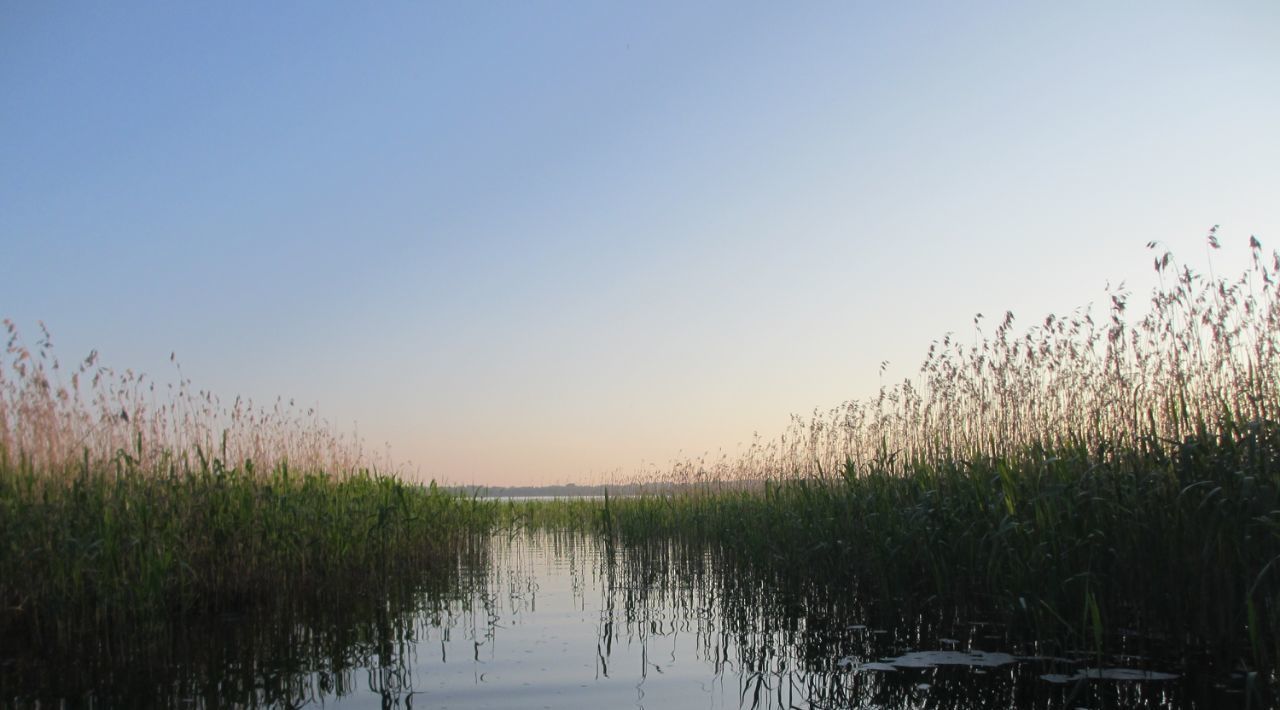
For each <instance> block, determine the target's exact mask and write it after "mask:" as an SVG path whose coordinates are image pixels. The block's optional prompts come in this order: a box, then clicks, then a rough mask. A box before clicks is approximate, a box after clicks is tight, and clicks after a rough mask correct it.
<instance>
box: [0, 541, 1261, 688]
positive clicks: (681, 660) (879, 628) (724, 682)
mask: <svg viewBox="0 0 1280 710" xmlns="http://www.w3.org/2000/svg"><path fill="white" fill-rule="evenodd" d="M453 572H454V574H452V575H449V576H448V578H447V579H446V580H443V581H441V580H439V579H437V581H436V582H434V583H430V584H428V583H426V582H420V583H414V584H408V585H406V586H405V587H404V588H399V587H396V588H392V589H387V590H382V591H381V592H380V593H377V594H370V595H367V596H364V597H360V598H351V599H346V600H342V601H341V603H339V604H333V603H332V600H331V602H330V603H328V604H324V605H317V606H316V607H315V608H294V607H282V608H281V609H279V610H276V611H274V612H273V613H271V614H269V615H265V616H264V615H261V614H259V615H256V616H253V617H246V616H224V617H220V618H219V619H217V620H215V621H214V622H213V623H209V624H205V625H202V626H200V627H194V628H184V629H182V630H170V631H169V632H167V633H165V634H163V637H162V638H161V639H160V640H158V641H153V642H151V643H149V644H148V645H147V646H146V647H145V648H105V647H98V648H90V649H80V650H77V651H75V652H74V653H73V654H72V655H71V656H67V657H65V658H62V659H48V658H46V659H40V660H38V661H36V660H32V659H24V658H21V657H17V658H15V657H13V654H12V653H10V657H8V658H0V691H2V692H0V705H8V704H11V703H12V704H15V705H18V706H36V705H39V706H41V707H47V706H57V705H59V704H61V703H60V699H70V700H71V701H72V702H71V703H70V704H73V705H82V704H84V705H98V706H130V707H133V706H141V705H161V706H175V705H181V706H202V705H203V706H226V705H241V706H243V705H265V706H274V707H303V706H312V707H321V706H323V707H338V708H388V707H413V708H614V707H626V708H631V707H634V708H712V709H714V708H818V709H821V708H954V709H955V710H962V709H975V710H976V709H979V708H982V709H985V708H1023V707H1027V708H1132V707H1139V708H1183V707H1194V708H1206V709H1208V708H1221V707H1245V706H1246V694H1245V693H1244V692H1242V689H1243V688H1244V686H1245V680H1244V679H1243V678H1240V677H1237V678H1234V679H1233V678H1232V677H1230V676H1228V677H1225V678H1222V677H1218V678H1215V677H1209V676H1206V677H1199V676H1198V675H1197V674H1187V673H1186V672H1185V669H1183V668H1170V667H1168V666H1161V665H1160V664H1159V663H1155V662H1152V661H1149V660H1147V659H1146V658H1144V657H1141V656H1139V655H1137V654H1135V656H1134V657H1119V658H1114V657H1113V658H1102V659H1098V658H1096V657H1089V656H1087V655H1084V654H1072V653H1070V652H1069V651H1064V650H1054V651H1053V652H1051V653H1050V652H1046V651H1045V650H1044V649H1040V648H1037V647H1035V646H1034V645H1032V646H1026V645H1017V644H1013V643H1012V642H1010V641H1009V640H1007V639H1006V637H1005V636H1004V634H1002V632H1001V630H1000V629H999V628H998V627H996V626H993V625H990V624H985V623H982V621H981V620H975V619H962V618H957V617H954V616H953V617H952V618H947V615H945V614H938V615H936V618H928V617H926V616H923V615H916V616H913V617H907V618H901V617H898V618H894V617H892V616H888V617H886V616H884V615H880V616H876V615H874V614H873V613H872V612H870V611H868V610H866V609H863V608H862V607H860V606H859V604H858V602H857V595H856V590H847V589H829V588H824V587H823V586H822V585H820V584H817V583H816V582H814V581H812V580H810V581H806V582H804V583H801V584H798V585H790V586H791V587H792V588H785V589H784V588H783V586H782V585H778V584H775V583H772V582H766V581H763V580H761V579H760V578H759V576H758V575H753V574H746V573H743V572H742V571H740V570H738V569H737V568H735V567H732V566H730V565H727V564H726V563H725V562H723V561H722V560H721V559H720V558H719V556H718V555H716V554H714V552H713V551H709V550H699V549H691V548H688V547H685V546H681V545H679V544H675V543H665V544H653V545H647V546H644V547H637V548H629V549H623V548H617V549H615V548H612V547H608V548H606V547H605V546H604V545H603V543H601V542H600V541H599V540H596V539H593V538H589V537H584V536H579V535H570V534H552V533H529V534H524V533H521V534H517V535H512V536H500V537H496V538H494V539H493V540H491V541H488V543H487V544H482V545H478V546H477V550H476V551H473V554H471V555H468V556H466V557H465V558H464V560H463V561H461V562H459V564H458V565H457V566H456V568H455V569H454V570H453ZM437 577H438V576H437ZM15 700H16V702H14V701H15ZM86 701H88V702H86ZM1253 706H1254V707H1258V705H1257V701H1256V700H1255V701H1254V703H1253Z"/></svg>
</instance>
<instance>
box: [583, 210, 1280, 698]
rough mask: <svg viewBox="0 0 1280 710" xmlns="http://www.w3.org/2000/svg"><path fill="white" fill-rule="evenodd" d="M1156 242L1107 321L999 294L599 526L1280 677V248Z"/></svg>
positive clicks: (1091, 643) (768, 567) (1086, 638)
mask: <svg viewBox="0 0 1280 710" xmlns="http://www.w3.org/2000/svg"><path fill="white" fill-rule="evenodd" d="M1151 246H1152V248H1153V249H1154V250H1155V253H1156V258H1155V264H1154V265H1155V270H1156V272H1157V273H1158V274H1159V276H1160V279H1161V281H1160V285H1159V286H1157V287H1156V289H1155V290H1154V291H1153V293H1152V296H1151V299H1150V308H1149V309H1148V311H1147V313H1146V314H1145V315H1143V316H1142V317H1141V319H1140V320H1138V321H1137V322H1136V323H1130V322H1128V321H1127V320H1126V318H1127V313H1128V301H1129V296H1128V294H1127V293H1126V292H1125V291H1123V290H1122V289H1116V290H1112V291H1111V292H1110V293H1109V300H1110V313H1109V317H1108V318H1107V319H1105V320H1101V321H1095V320H1094V319H1093V317H1092V316H1091V315H1090V314H1089V312H1088V311H1087V310H1078V311H1076V312H1075V313H1073V314H1072V315H1070V316H1067V317H1056V316H1050V317H1048V318H1045V319H1044V320H1043V321H1042V322H1041V323H1040V324H1038V325H1036V326H1035V327H1032V328H1030V329H1028V330H1027V331H1025V332H1023V333H1021V334H1016V333H1015V331H1014V325H1013V324H1014V318H1013V315H1012V314H1008V315H1006V316H1005V318H1004V319H1003V320H1002V322H1001V323H1000V325H999V326H998V327H997V328H996V329H995V331H994V333H993V334H992V335H990V336H982V335H981V333H980V331H979V335H978V337H977V338H976V339H975V342H974V344H972V345H962V344H960V342H959V341H958V340H957V339H956V338H955V337H954V336H946V337H944V338H943V339H942V340H940V341H938V342H937V343H935V344H934V347H933V348H931V350H930V352H929V354H928V356H927V358H926V359H925V361H924V364H923V365H922V367H921V369H920V373H919V376H918V377H917V378H915V379H908V380H906V381H904V382H902V383H901V384H898V385H896V386H893V387H888V388H883V389H881V390H880V392H879V394H878V396H877V397H876V398H875V399H873V400H869V401H851V402H848V403H845V404H844V405H841V406H839V407H836V408H834V409H831V410H829V411H828V412H825V413H821V412H818V413H815V414H814V415H813V416H812V417H807V418H799V417H798V418H795V419H794V420H793V425H792V427H791V428H790V429H789V430H788V431H787V432H785V433H784V434H783V435H782V436H780V437H779V438H777V439H775V440H773V441H770V442H756V443H755V444H753V445H752V446H751V447H750V448H749V449H748V450H747V451H746V452H745V453H744V454H743V455H742V456H740V457H737V458H731V457H721V458H720V459H718V460H715V461H707V460H705V459H699V460H692V461H686V462H681V463H678V464H676V465H674V466H673V468H672V470H671V472H670V473H669V474H668V475H667V476H666V478H667V480H668V481H670V482H673V483H675V484H680V485H684V486H686V487H688V488H686V489H685V491H684V492H682V493H680V494H677V495H667V496H648V497H640V498H631V499H615V500H614V501H612V502H611V504H610V507H609V510H608V514H607V516H606V518H605V519H606V520H607V523H608V525H607V528H606V529H605V532H606V534H609V535H617V536H620V537H621V538H623V539H626V540H631V541H634V540H643V539H645V538H652V537H655V536H664V535H678V536H684V537H689V538H693V539H697V540H701V541H703V542H704V543H708V544H713V545H716V546H718V547H722V548H724V549H725V550H728V551H730V552H732V553H733V554H734V555H735V556H736V557H737V558H738V559H739V560H741V561H742V563H743V564H744V565H745V566H746V567H747V568H753V569H757V570H762V571H766V572H768V573H769V574H774V573H776V572H778V571H779V570H781V571H783V572H784V573H785V574H790V575H792V576H795V577H802V578H811V577H815V576H816V577H820V578H822V579H825V580H829V581H831V582H833V583H836V584H843V583H847V584H849V585H851V586H852V585H854V584H856V585H857V587H858V589H859V590H860V592H861V593H863V594H866V595H868V596H869V598H871V599H875V600H877V601H878V602H880V603H883V604H889V605H896V606H904V607H910V606H920V605H936V604H954V605H958V606H960V607H964V608H968V609H970V610H973V613H992V614H995V615H997V616H998V617H999V618H1000V619H1001V620H1003V621H1006V622H1008V623H1009V624H1011V626H1012V627H1013V628H1016V629H1021V630H1022V631H1024V632H1026V633H1028V634H1033V635H1035V636H1036V637H1038V638H1042V639H1046V640H1048V641H1050V642H1055V643H1060V644H1070V645H1074V646H1075V647H1077V648H1080V647H1083V648H1088V649H1094V650H1097V651H1098V652H1100V653H1101V652H1102V651H1103V650H1104V649H1106V648H1114V647H1115V645H1116V644H1117V643H1119V640H1120V638H1121V637H1126V638H1127V637H1131V636H1133V635H1134V634H1138V635H1140V636H1142V637H1143V638H1146V639H1149V640H1151V642H1152V643H1153V644H1154V645H1155V646H1157V647H1159V648H1160V649H1161V650H1163V651H1164V652H1166V653H1181V654H1200V653H1203V654H1206V655H1207V656H1208V657H1211V658H1213V659H1215V660H1216V661H1218V662H1221V663H1224V664H1227V665H1228V666H1230V664H1233V663H1243V664H1245V665H1246V666H1247V667H1249V668H1252V669H1261V670H1263V671H1265V672H1266V673H1268V674H1274V672H1275V669H1276V667H1277V662H1278V661H1280V423H1278V422H1280V254H1276V253H1274V252H1273V254H1272V256H1271V258H1270V259H1265V258H1264V257H1263V253H1262V247H1261V244H1260V243H1259V242H1258V240H1257V239H1256V238H1251V239H1250V250H1251V252H1250V253H1251V262H1252V265H1251V267H1250V268H1249V269H1248V270H1246V272H1245V273H1244V274H1242V275H1241V276H1239V277H1237V278H1235V279H1230V280H1227V279H1215V278H1212V277H1210V278H1205V277H1202V276H1200V275H1198V274H1196V273H1195V272H1193V271H1192V270H1191V269H1189V268H1187V267H1182V266H1179V265H1177V263H1176V262H1175V261H1174V259H1173V257H1172V256H1171V255H1170V254H1168V253H1167V252H1162V251H1161V250H1160V248H1159V245H1155V244H1153V245H1151ZM1209 248H1210V249H1211V250H1212V249H1217V248H1218V238H1217V234H1216V229H1215V230H1214V231H1211V232H1210V234H1209ZM979 323H980V320H979V319H975V324H979ZM743 481H756V482H757V484H758V485H756V486H744V485H742V482H743Z"/></svg>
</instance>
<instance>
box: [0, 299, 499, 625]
mask: <svg viewBox="0 0 1280 710" xmlns="http://www.w3.org/2000/svg"><path fill="white" fill-rule="evenodd" d="M6 327H7V329H8V332H9V342H8V346H7V349H6V352H5V360H4V361H3V363H0V364H2V365H3V366H2V367H0V646H5V645H7V646H10V647H16V648H18V649H22V648H27V649H38V648H42V647H50V648H52V647H61V646H65V645H66V644H68V643H74V641H75V639H77V638H83V637H90V638H97V639H103V640H104V641H103V642H104V643H106V642H107V641H105V640H107V639H112V638H120V639H127V638H130V637H131V636H137V635H138V632H139V631H140V630H142V629H145V628H146V627H148V626H151V625H155V624H157V623H159V624H164V623H168V622H169V621H172V620H182V619H190V618H192V617H193V616H208V615H210V614H215V613H223V612H227V611H243V610H245V609H249V608H254V607H259V606H263V605H271V604H276V603H280V601H281V600H296V599H297V598H300V597H308V596H315V595H329V598H343V597H345V598H351V597H353V596H362V595H368V594H373V593H375V592H377V590H379V589H381V588H382V587H383V586H385V582H386V581H387V580H388V579H389V578H391V577H393V576H413V577H421V576H423V575H427V576H430V575H448V574H451V573H452V570H453V567H454V566H455V561H456V559H457V554H459V552H460V551H461V550H463V549H465V548H467V547H468V546H470V545H471V544H472V538H473V537H474V536H476V535H482V534H485V533H487V532H488V531H489V530H491V529H492V527H493V526H494V524H495V523H496V521H497V506H496V505H493V504H488V503H485V502H483V501H476V500H472V499H466V498H462V497H459V496H455V495H452V494H448V493H446V492H444V491H442V490H439V489H437V488H436V487H435V485H434V484H432V485H431V486H429V487H427V486H420V485H417V484H412V483H408V482H405V481H402V480H400V479H398V478H396V477H395V476H393V475H389V474H388V473H387V472H386V471H385V469H384V470H383V471H382V472H379V470H378V469H377V468H376V467H373V465H372V460H371V457H369V456H368V455H367V454H366V453H365V452H364V451H363V449H362V448H361V446H360V444H359V442H358V440H355V439H354V438H350V437H343V436H340V435H338V434H336V433H334V431H333V430H332V428H331V427H329V426H328V424H327V423H325V422H323V421H322V420H320V419H319V418H318V417H316V416H315V413H314V412H312V411H305V412H303V411H299V410H297V409H295V408H293V407H292V406H290V405H288V404H285V403H283V402H276V403H275V404H274V405H273V406H272V407H270V408H261V407H255V406H253V405H252V404H250V403H247V402H244V401H242V400H239V399H237V400H236V401H235V402H234V403H233V404H231V405H229V406H223V405H221V404H220V403H219V401H218V400H217V399H216V397H215V396H214V395H212V394H211V393H208V392H203V391H195V390H193V389H192V388H191V386H190V383H189V382H188V381H186V380H181V381H180V383H179V384H178V385H177V386H176V387H173V388H169V387H157V386H155V385H153V384H152V383H151V382H150V381H149V380H147V379H146V378H145V377H143V376H140V375H135V374H133V373H132V372H127V371H126V372H125V373H123V374H117V373H115V372H113V371H111V370H109V369H107V368H104V367H101V366H99V365H98V364H97V357H96V355H92V354H91V355H90V356H89V357H88V358H86V359H84V360H83V361H81V362H80V363H79V365H78V366H77V367H76V368H75V370H74V371H72V372H71V373H70V375H69V376H68V377H67V378H66V379H65V380H64V379H63V375H64V372H63V371H62V369H61V367H60V365H59V363H58V361H57V359H56V358H55V357H54V356H53V348H52V343H51V340H50V338H49V336H48V333H47V331H45V330H44V328H43V326H42V327H41V332H42V337H41V338H40V340H39V342H38V343H37V346H36V347H35V348H34V349H28V348H27V347H25V346H24V345H23V344H22V342H21V339H20V338H19V336H18V333H17V330H16V328H15V326H14V325H13V324H12V323H10V322H7V321H6Z"/></svg>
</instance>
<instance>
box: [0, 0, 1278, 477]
mask: <svg viewBox="0 0 1280 710" xmlns="http://www.w3.org/2000/svg"><path fill="white" fill-rule="evenodd" d="M1277 38H1280V4H1277V3H1275V2H1272V1H1269V0H1268V1H1263V2H1194V3H1190V2H1186V3H1184V2H1134V3H1115V2H1098V3H946V2H939V3H933V4H929V3H907V2H903V3H897V2H894V3H862V2H840V3H685V2H678V3H675V2H673V3H630V4H623V3H604V2H581V3H549V2H529V3H451V4H446V3H425V2H421V3H405V4H393V3H378V4H354V3H314V2H309V3H296V4H289V3H275V2H272V3H249V2H219V3H205V4H200V5H197V4H195V3H172V2H166V3H153V4H139V3H20V2H8V3H4V4H0V315H4V316H8V317H11V318H13V319H15V320H16V321H17V322H18V324H19V325H20V326H21V327H22V328H23V329H24V330H25V331H26V332H27V333H28V334H29V335H30V334H34V331H35V330H36V325H35V323H36V320H37V319H43V320H44V321H45V322H46V323H47V324H48V325H49V327H50V329H51V330H52V331H53V333H54V336H55V341H56V342H57V344H58V348H59V352H60V353H61V354H62V355H63V356H64V357H66V358H71V357H74V356H79V355H82V354H84V353H86V352H87V351H88V350H89V349H90V348H98V349H99V350H101V351H102V354H103V358H104V360H105V361H106V362H107V363H108V364H112V365H116V366H119V367H134V368H136V369H143V370H146V371H148V372H150V373H152V374H154V375H156V376H159V377H161V378H162V379H164V378H166V377H168V376H170V375H171V370H170V368H169V365H168V362H167V359H168V355H169V353H170V351H177V353H178V356H179V358H180V359H181V360H182V362H183V367H184V371H185V372H186V374H187V375H188V376H190V377H192V378H193V379H194V380H195V381H196V384H197V385H199V386H204V387H208V388H211V389H213V390H215V391H217V392H219V393H221V394H222V395H223V396H224V397H233V396H235V395H236V394H243V395H247V396H251V397H254V398H256V399H259V400H272V399H274V397H275V396H276V395H277V394H279V395H283V396H285V397H294V398H297V399H298V400H299V401H302V402H306V403H308V404H311V403H316V404H319V407H320V410H321V412H322V413H323V414H324V415H325V416H327V417H329V418H330V419H332V420H334V421H336V422H338V423H339V424H340V425H341V426H342V427H344V428H351V427H352V426H354V425H356V424H358V427H359V430H360V432H361V434H362V435H364V436H365V437H366V439H367V440H368V441H369V442H370V443H371V444H372V445H375V446H380V445H381V444H382V443H384V442H386V443H389V444H390V445H391V448H392V452H393V454H394V455H395V456H396V457H397V458H400V459H409V460H412V462H413V467H414V470H416V471H418V472H420V474H421V475H422V476H424V477H428V476H434V477H442V478H447V479H449V480H452V481H462V482H467V481H472V480H474V481H477V482H486V483H515V482H551V481H566V480H579V481H583V480H593V479H596V478H599V477H600V476H603V475H607V474H608V472H610V471H614V470H621V471H623V472H624V473H626V472H630V471H632V470H634V469H636V468H638V467H639V466H640V465H641V464H642V462H645V461H648V462H656V463H658V464H662V463H664V462H666V461H669V460H670V459H672V458H673V457H676V456H678V455H681V453H682V452H683V454H697V453H701V452H703V451H712V452H714V451H715V450H717V449H720V448H724V449H729V450H732V449H733V448H734V447H735V446H736V445H737V444H738V442H742V441H745V440H747V439H749V438H750V436H751V434H752V432H754V431H759V432H760V433H761V434H763V435H766V436H771V435H772V434H774V433H776V432H777V431H779V430H780V429H781V428H782V426H783V425H784V424H785V423H786V421H787V417H788V415H789V413H790V412H793V411H808V410H811V409H812V408H813V407H815V406H821V407H827V406H829V405H834V404H836V403H838V402H840V401H842V400H845V399H848V398H851V397H858V396H863V395H867V394H870V393H871V392H873V391H874V389H875V387H876V385H877V382H878V379H877V367H878V364H879V362H880V361H881V360H886V359H887V360H890V361H891V363H892V365H891V367H890V370H889V372H888V376H889V377H890V378H896V377H902V376H906V375H909V374H911V373H913V372H914V371H915V367H916V366H917V365H918V363H919V361H920V359H921V357H922V356H923V355H924V352H925V349H926V348H927V346H928V343H929V341H930V340H932V339H933V338H935V337H938V336H940V335H941V334H942V333H944V332H946V331H960V332H965V331H966V330H967V329H968V328H969V327H970V326H969V324H970V319H971V317H972V315H973V314H974V313H975V312H978V311H982V312H987V313H999V312H1003V311H1004V310H1006V309H1012V310H1014V311H1015V313H1017V314H1018V315H1019V316H1020V317H1021V319H1022V321H1023V322H1024V323H1030V322H1031V321H1032V320H1034V319H1037V318H1039V317H1042V316H1043V315H1044V314H1045V313H1047V312H1049V311H1066V310H1069V309H1070V308H1072V307H1075V306H1078V305H1083V304H1085V303H1087V302H1089V301H1101V300H1102V298H1103V286H1104V284H1105V283H1106V282H1108V281H1111V282H1117V281H1120V280H1125V279H1127V280H1128V281H1129V283H1130V284H1131V285H1132V286H1134V287H1135V288H1137V289H1138V290H1139V291H1141V290H1142V289H1145V287H1146V286H1147V285H1148V284H1149V283H1150V278H1149V277H1148V272H1149V268H1150V267H1149V261H1150V260H1149V255H1148V254H1147V253H1146V251H1145V249H1144V244H1145V243H1146V242H1147V241H1148V240H1151V239H1159V240H1162V241H1164V242H1166V243H1168V244H1170V245H1171V246H1173V247H1174V248H1175V250H1176V251H1177V252H1179V253H1180V255H1181V256H1182V257H1183V259H1184V260H1185V261H1189V262H1191V263H1196V260H1197V259H1202V258H1203V254H1204V250H1203V246H1202V243H1203V242H1202V240H1203V235H1204V233H1205V231H1206V230H1207V228H1208V227H1209V226H1210V225H1212V224H1215V223H1221V224H1222V232H1221V234H1222V237H1223V240H1224V242H1225V243H1226V244H1227V245H1228V247H1229V250H1231V251H1234V252H1235V253H1236V254H1237V255H1238V256H1239V257H1240V258H1243V254H1244V252H1245V247H1244V245H1245V243H1246V242H1247V240H1248V237H1249V235H1251V234H1256V235H1258V237H1259V238H1260V239H1262V241H1263V242H1264V244H1265V245H1267V247H1268V248H1272V247H1275V246H1277V245H1280V129H1278V128H1277V127H1278V126H1280V42H1277ZM1222 258H1224V259H1226V258H1229V257H1228V256H1224V257H1222Z"/></svg>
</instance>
